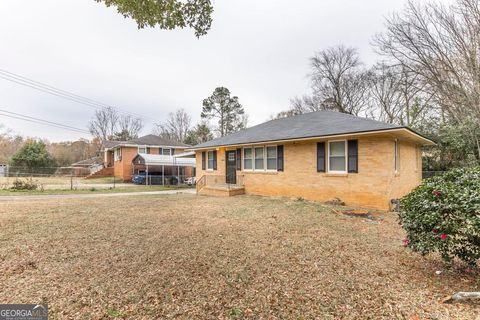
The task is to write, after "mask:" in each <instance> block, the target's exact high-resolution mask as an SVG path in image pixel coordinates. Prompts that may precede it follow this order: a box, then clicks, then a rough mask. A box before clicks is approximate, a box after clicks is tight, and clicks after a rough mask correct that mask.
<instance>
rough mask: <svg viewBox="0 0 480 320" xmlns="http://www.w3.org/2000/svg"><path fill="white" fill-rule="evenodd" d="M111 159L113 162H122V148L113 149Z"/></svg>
mask: <svg viewBox="0 0 480 320" xmlns="http://www.w3.org/2000/svg"><path fill="white" fill-rule="evenodd" d="M113 159H114V161H120V160H122V148H117V149H115V152H114V153H113Z"/></svg>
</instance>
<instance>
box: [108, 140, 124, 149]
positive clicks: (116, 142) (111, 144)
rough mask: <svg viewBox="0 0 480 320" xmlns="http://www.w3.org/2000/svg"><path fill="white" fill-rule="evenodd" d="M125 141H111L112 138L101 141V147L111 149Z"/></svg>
mask: <svg viewBox="0 0 480 320" xmlns="http://www.w3.org/2000/svg"><path fill="white" fill-rule="evenodd" d="M124 142H125V141H112V140H106V141H103V147H104V148H106V149H111V148H113V147H116V146H118V145H119V144H120V143H124Z"/></svg>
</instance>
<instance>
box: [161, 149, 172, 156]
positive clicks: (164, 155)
mask: <svg viewBox="0 0 480 320" xmlns="http://www.w3.org/2000/svg"><path fill="white" fill-rule="evenodd" d="M164 150H169V151H170V153H169V154H163V151H164ZM171 155H172V148H162V156H171Z"/></svg>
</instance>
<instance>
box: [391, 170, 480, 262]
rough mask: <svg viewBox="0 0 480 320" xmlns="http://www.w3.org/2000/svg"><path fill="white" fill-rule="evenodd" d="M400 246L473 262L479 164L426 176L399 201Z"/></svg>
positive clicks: (479, 225) (479, 242)
mask: <svg viewBox="0 0 480 320" xmlns="http://www.w3.org/2000/svg"><path fill="white" fill-rule="evenodd" d="M399 216H400V224H401V225H402V226H403V228H404V229H405V231H406V232H407V239H405V240H404V246H406V247H407V246H408V247H410V248H411V249H412V250H413V251H416V252H419V253H421V254H428V253H430V252H439V253H440V254H441V255H442V258H443V259H444V260H445V261H451V260H452V259H453V258H455V257H457V258H459V259H460V260H462V261H464V262H466V263H468V264H470V265H472V266H476V264H477V261H478V259H480V167H477V168H473V169H454V170H451V171H449V172H447V173H445V174H443V175H441V176H436V177H433V178H430V179H427V180H424V181H423V183H422V184H421V185H420V186H419V187H417V188H416V189H415V190H414V191H413V192H411V193H410V194H409V195H407V196H405V197H404V198H402V199H401V201H400V213H399Z"/></svg>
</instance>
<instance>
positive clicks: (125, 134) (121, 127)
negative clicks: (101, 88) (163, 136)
mask: <svg viewBox="0 0 480 320" xmlns="http://www.w3.org/2000/svg"><path fill="white" fill-rule="evenodd" d="M142 127H143V122H142V120H141V119H140V118H133V117H132V116H130V115H120V114H119V112H118V110H117V109H115V108H112V107H106V108H102V109H100V110H97V111H95V115H94V116H93V118H92V120H90V123H89V125H88V129H89V131H90V133H91V134H92V135H93V136H94V137H95V138H97V139H99V140H100V141H102V143H103V141H107V140H129V139H133V138H136V137H138V134H139V132H140V130H141V129H142Z"/></svg>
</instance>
